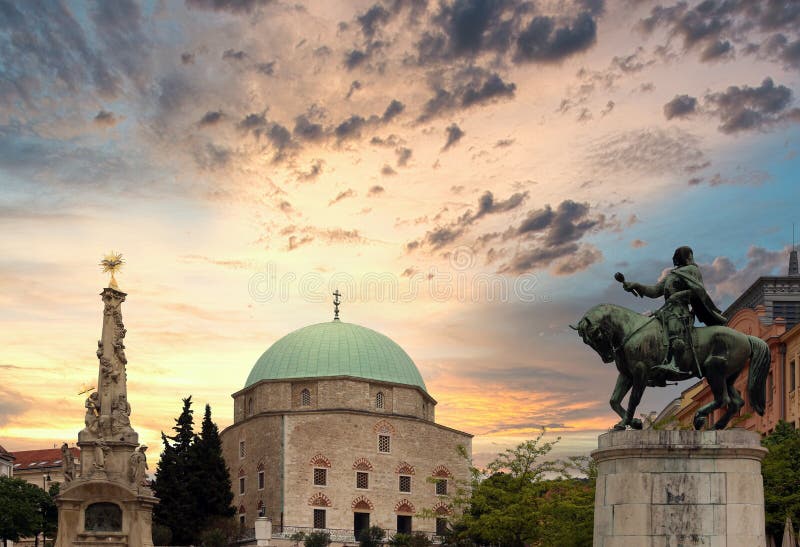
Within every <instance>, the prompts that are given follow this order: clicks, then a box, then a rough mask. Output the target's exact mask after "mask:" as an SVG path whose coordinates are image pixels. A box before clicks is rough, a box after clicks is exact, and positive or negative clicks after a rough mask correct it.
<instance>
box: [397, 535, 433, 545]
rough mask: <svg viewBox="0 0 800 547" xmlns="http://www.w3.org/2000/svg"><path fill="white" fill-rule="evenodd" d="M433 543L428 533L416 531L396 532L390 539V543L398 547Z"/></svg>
mask: <svg viewBox="0 0 800 547" xmlns="http://www.w3.org/2000/svg"><path fill="white" fill-rule="evenodd" d="M432 544H433V543H432V542H431V540H430V539H429V538H428V536H427V535H426V534H423V533H422V532H414V533H413V534H400V533H398V534H395V535H394V536H392V537H391V538H390V539H389V545H395V546H397V547H429V546H430V545H432Z"/></svg>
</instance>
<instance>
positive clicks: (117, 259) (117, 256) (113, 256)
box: [100, 251, 125, 290]
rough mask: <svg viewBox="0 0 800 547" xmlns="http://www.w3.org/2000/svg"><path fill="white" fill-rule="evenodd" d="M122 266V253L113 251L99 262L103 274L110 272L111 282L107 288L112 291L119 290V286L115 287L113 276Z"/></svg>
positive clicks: (115, 281) (123, 262)
mask: <svg viewBox="0 0 800 547" xmlns="http://www.w3.org/2000/svg"><path fill="white" fill-rule="evenodd" d="M123 264H125V259H124V258H122V253H115V252H114V251H111V252H110V253H108V254H107V255H106V256H104V257H103V260H101V261H100V266H102V267H103V273H107V272H111V282H110V283H109V284H108V286H109V287H111V288H112V289H116V290H119V285H117V280H116V279H115V278H114V274H115V273H117V272H118V271H119V270H120V268H122V265H123Z"/></svg>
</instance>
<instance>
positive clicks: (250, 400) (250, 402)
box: [247, 397, 253, 416]
mask: <svg viewBox="0 0 800 547" xmlns="http://www.w3.org/2000/svg"><path fill="white" fill-rule="evenodd" d="M247 415H248V416H252V415H253V398H252V397H250V398H248V399H247Z"/></svg>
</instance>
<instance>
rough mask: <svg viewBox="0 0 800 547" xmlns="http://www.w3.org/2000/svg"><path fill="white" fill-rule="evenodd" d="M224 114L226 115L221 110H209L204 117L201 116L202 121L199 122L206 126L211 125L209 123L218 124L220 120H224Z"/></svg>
mask: <svg viewBox="0 0 800 547" xmlns="http://www.w3.org/2000/svg"><path fill="white" fill-rule="evenodd" d="M224 116H225V115H224V114H223V113H222V111H221V110H209V111H208V112H206V113H205V114H203V117H202V118H200V121H199V122H197V123H198V125H200V126H201V127H205V126H209V125H216V124H218V123H219V122H220V121H222V118H223V117H224Z"/></svg>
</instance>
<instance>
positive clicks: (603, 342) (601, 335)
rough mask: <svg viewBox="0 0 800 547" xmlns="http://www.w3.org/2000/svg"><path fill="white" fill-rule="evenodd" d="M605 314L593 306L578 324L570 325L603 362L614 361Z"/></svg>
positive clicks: (610, 334)
mask: <svg viewBox="0 0 800 547" xmlns="http://www.w3.org/2000/svg"><path fill="white" fill-rule="evenodd" d="M604 318H605V314H604V313H602V310H601V309H600V308H599V307H597V306H596V307H594V308H592V309H591V310H589V311H588V312H586V315H584V316H583V317H581V320H580V321H578V325H577V326H574V325H570V327H571V328H572V329H574V330H576V331H578V334H579V335H580V337H581V338H582V339H583V343H584V344H586V345H587V346H589V347H590V348H592V349H593V350H594V351H596V352H597V354H598V355H600V358H601V359H602V360H603V362H604V363H613V362H614V346H613V343H612V339H611V338H612V333H611V332H610V330H609V329H608V322H607V321H604Z"/></svg>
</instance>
